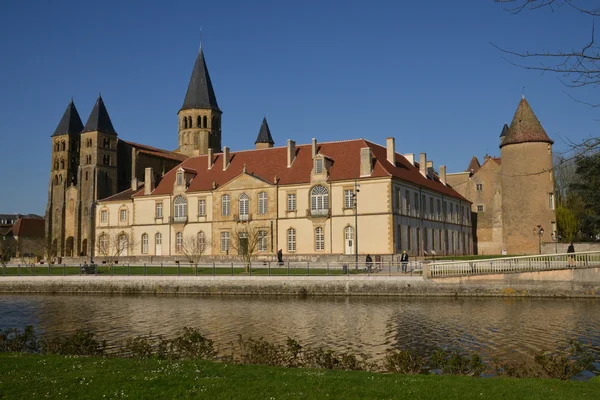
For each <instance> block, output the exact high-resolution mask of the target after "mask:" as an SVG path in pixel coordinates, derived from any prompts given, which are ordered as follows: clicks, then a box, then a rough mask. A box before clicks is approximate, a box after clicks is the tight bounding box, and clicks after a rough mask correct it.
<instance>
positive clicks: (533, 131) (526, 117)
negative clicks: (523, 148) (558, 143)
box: [500, 97, 554, 147]
mask: <svg viewBox="0 0 600 400" xmlns="http://www.w3.org/2000/svg"><path fill="white" fill-rule="evenodd" d="M525 142H546V143H550V144H553V143H554V142H553V141H552V140H551V139H550V138H549V137H548V135H547V134H546V131H545V130H544V128H542V124H540V121H539V120H538V119H537V117H536V116H535V114H534V113H533V110H532V109H531V107H530V106H529V103H528V102H527V100H525V98H524V97H523V99H522V100H521V102H520V103H519V106H518V107H517V111H516V112H515V116H514V117H513V120H512V122H511V124H510V128H508V133H507V134H506V136H505V138H504V141H503V142H502V143H501V144H500V147H503V146H506V145H507V144H516V143H525Z"/></svg>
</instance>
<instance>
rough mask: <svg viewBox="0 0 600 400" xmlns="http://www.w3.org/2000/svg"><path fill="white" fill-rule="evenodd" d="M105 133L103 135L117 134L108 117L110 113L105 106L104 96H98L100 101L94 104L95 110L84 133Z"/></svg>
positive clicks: (86, 124)
mask: <svg viewBox="0 0 600 400" xmlns="http://www.w3.org/2000/svg"><path fill="white" fill-rule="evenodd" d="M94 131H98V132H103V133H114V134H115V135H116V134H117V132H116V131H115V128H113V124H112V121H111V120H110V117H109V116H108V111H107V110H106V106H105V105H104V100H102V96H100V95H98V100H96V104H94V108H93V109H92V113H91V114H90V117H89V118H88V120H87V122H86V123H85V127H84V128H83V132H94Z"/></svg>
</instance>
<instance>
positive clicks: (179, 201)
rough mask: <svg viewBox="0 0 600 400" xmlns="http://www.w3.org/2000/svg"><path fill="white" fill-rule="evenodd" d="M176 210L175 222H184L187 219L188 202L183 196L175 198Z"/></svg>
mask: <svg viewBox="0 0 600 400" xmlns="http://www.w3.org/2000/svg"><path fill="white" fill-rule="evenodd" d="M173 204H174V208H175V220H176V221H177V219H180V220H183V219H185V218H186V217H187V200H186V198H185V197H183V196H177V197H175V201H174V202H173Z"/></svg>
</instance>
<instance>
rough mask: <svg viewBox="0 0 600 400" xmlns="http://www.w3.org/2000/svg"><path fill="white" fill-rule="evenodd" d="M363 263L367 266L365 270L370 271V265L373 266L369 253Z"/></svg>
mask: <svg viewBox="0 0 600 400" xmlns="http://www.w3.org/2000/svg"><path fill="white" fill-rule="evenodd" d="M365 264H366V266H367V271H368V272H371V266H373V259H372V258H371V255H370V254H367V258H366V259H365Z"/></svg>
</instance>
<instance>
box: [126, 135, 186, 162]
mask: <svg viewBox="0 0 600 400" xmlns="http://www.w3.org/2000/svg"><path fill="white" fill-rule="evenodd" d="M123 142H125V143H127V144H128V145H130V146H131V147H134V148H135V149H136V150H137V151H139V152H140V153H142V154H147V155H150V156H154V157H161V158H168V159H170V160H175V161H184V160H186V159H187V158H188V156H186V155H185V154H181V153H176V152H174V151H168V150H163V149H158V148H156V147H151V146H146V145H145V144H139V143H133V142H128V141H126V140H123Z"/></svg>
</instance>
